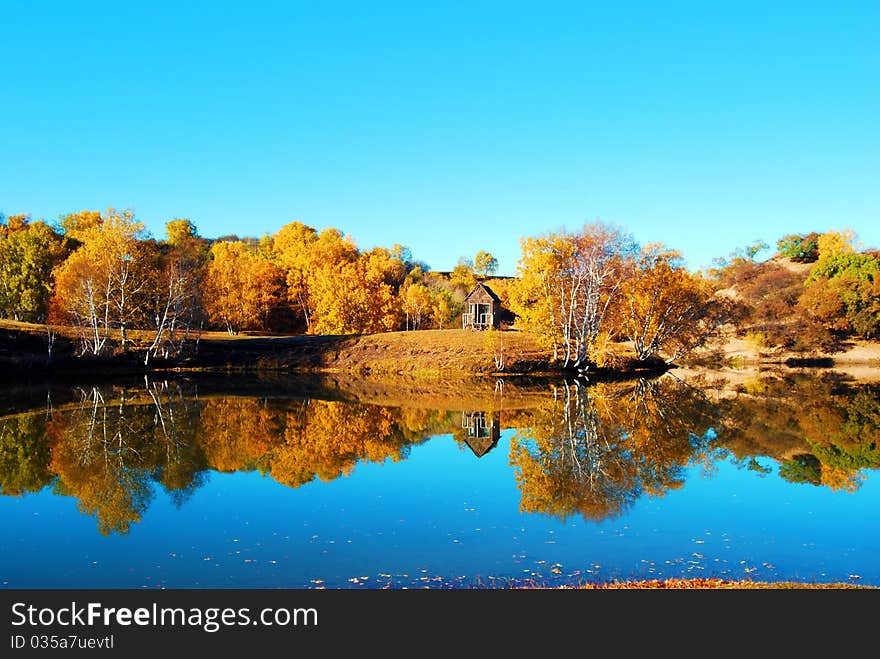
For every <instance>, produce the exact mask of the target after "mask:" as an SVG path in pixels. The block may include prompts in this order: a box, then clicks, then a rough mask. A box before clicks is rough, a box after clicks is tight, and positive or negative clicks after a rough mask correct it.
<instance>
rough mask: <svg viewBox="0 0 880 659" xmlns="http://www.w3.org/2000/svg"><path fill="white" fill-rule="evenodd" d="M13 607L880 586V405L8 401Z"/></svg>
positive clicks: (3, 455) (563, 385) (343, 390)
mask: <svg viewBox="0 0 880 659" xmlns="http://www.w3.org/2000/svg"><path fill="white" fill-rule="evenodd" d="M2 401H3V402H2V404H0V495H2V496H0V520H2V524H3V534H2V538H0V584H2V587H4V588H394V589H400V588H461V587H474V586H488V587H497V586H510V585H528V584H538V585H563V584H570V585H575V584H578V583H582V582H585V581H612V580H623V579H644V578H658V579H662V578H669V577H705V578H709V577H721V578H726V579H752V580H760V581H781V580H785V581H788V580H792V581H802V582H850V583H857V584H862V585H874V586H880V532H878V529H880V475H878V467H880V448H878V438H880V385H878V384H876V383H873V384H872V383H862V382H857V381H853V380H850V379H847V378H846V377H844V376H842V375H839V374H835V373H833V372H827V371H818V372H816V373H812V374H811V373H794V372H789V371H784V372H781V373H768V374H761V375H755V376H754V377H752V378H749V379H746V380H745V381H743V382H741V383H739V384H737V385H732V384H730V383H729V382H723V381H720V380H718V378H713V377H712V376H711V374H710V375H709V377H707V378H705V379H702V380H700V379H698V380H689V381H687V382H686V381H684V380H683V379H681V378H679V377H675V376H674V375H672V374H666V375H663V376H661V377H659V378H655V379H642V380H633V381H622V382H605V383H591V382H584V381H580V382H571V381H565V380H524V379H518V378H506V379H504V380H500V379H499V380H495V379H488V380H479V381H475V382H468V383H443V384H442V385H440V384H438V385H436V386H434V385H432V384H431V383H430V382H423V383H419V382H409V383H403V384H400V383H398V384H388V383H377V382H368V381H364V382H358V381H346V380H330V379H327V378H324V379H316V378H300V377H296V378H295V377H288V378H282V377H272V378H269V377H266V378H256V377H248V376H244V375H234V376H231V375H230V376H228V377H219V376H212V377H207V376H204V377H195V376H191V377H180V378H173V379H172V378H168V379H141V380H138V379H129V380H121V381H114V382H98V383H89V384H83V383H70V384H62V383H52V384H45V385H39V384H34V385H30V386H26V387H25V386H22V387H15V388H11V387H7V388H6V389H5V390H4V393H3V396H2Z"/></svg>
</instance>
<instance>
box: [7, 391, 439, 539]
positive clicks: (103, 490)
mask: <svg viewBox="0 0 880 659" xmlns="http://www.w3.org/2000/svg"><path fill="white" fill-rule="evenodd" d="M454 417H455V415H454V414H453V413H452V412H437V411H426V410H411V409H400V408H385V407H379V406H374V405H360V404H357V403H351V402H343V401H327V400H317V399H308V398H307V399H289V398H277V399H274V398H267V397H252V396H247V397H244V396H243V397H238V396H228V395H224V396H216V397H204V396H202V397H200V396H198V395H197V393H196V392H195V390H192V389H191V388H188V387H185V386H183V385H180V384H178V383H167V382H163V383H155V382H153V383H151V382H145V385H144V386H143V387H140V388H111V387H104V388H101V387H92V388H88V389H80V390H79V400H78V403H76V404H74V405H67V406H65V407H64V408H63V409H61V408H56V409H54V410H48V411H47V413H46V415H42V414H29V415H21V416H18V417H10V418H7V419H3V420H0V493H2V494H9V495H12V494H21V493H24V492H32V491H38V490H40V489H42V488H43V487H45V486H46V485H47V484H49V483H50V482H54V483H55V491H56V492H57V493H58V494H64V495H69V496H73V497H76V499H77V500H78V505H79V508H80V510H81V511H82V512H83V513H85V514H89V515H92V516H94V517H95V518H96V519H97V520H98V526H99V529H100V530H101V532H102V533H113V532H115V533H125V532H127V531H128V529H129V528H130V526H131V524H133V523H137V522H138V521H140V519H141V517H142V515H143V513H144V512H145V511H146V509H147V507H148V505H149V503H150V501H151V500H152V499H153V496H154V487H155V485H156V484H158V485H160V486H161V487H162V488H163V489H164V490H165V491H166V492H167V493H168V495H169V497H170V498H171V500H172V501H173V502H174V503H175V504H176V505H178V506H179V505H182V504H183V503H184V502H185V501H186V500H187V499H188V498H189V497H190V496H191V495H192V493H193V492H195V491H196V490H197V489H198V488H199V487H200V486H201V485H202V484H204V482H205V479H206V478H207V473H208V472H207V470H209V469H214V470H218V471H224V472H235V471H252V470H259V471H260V472H261V473H264V474H268V475H270V476H271V477H272V478H274V479H275V480H277V481H278V482H280V483H283V484H286V485H289V486H292V487H297V486H300V485H303V484H305V483H308V482H310V481H312V480H314V479H316V478H317V479H321V480H332V479H334V478H338V477H339V476H341V475H345V474H349V473H351V471H352V470H353V469H354V467H355V465H356V464H357V463H358V462H361V461H373V462H382V461H384V460H386V459H390V460H392V461H398V460H402V459H404V458H406V456H407V455H408V451H409V447H410V446H411V445H412V444H413V443H415V442H419V441H423V440H424V439H426V438H427V437H429V436H431V435H433V434H437V433H439V432H441V431H443V430H444V429H446V428H448V427H449V426H450V425H451V423H452V421H451V420H452V419H453V418H454Z"/></svg>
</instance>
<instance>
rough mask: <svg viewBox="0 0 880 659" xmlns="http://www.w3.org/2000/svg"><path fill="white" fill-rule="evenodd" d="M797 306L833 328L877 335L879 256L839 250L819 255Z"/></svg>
mask: <svg viewBox="0 0 880 659" xmlns="http://www.w3.org/2000/svg"><path fill="white" fill-rule="evenodd" d="M798 305H799V306H800V307H801V308H802V309H803V310H804V311H805V312H806V313H807V314H808V315H809V316H810V317H812V318H815V319H817V320H819V321H820V322H822V323H824V324H825V325H827V326H828V327H830V328H831V329H833V330H837V331H840V332H844V333H847V334H855V335H858V336H861V337H864V338H875V337H877V336H878V335H880V259H878V258H877V257H876V256H873V255H870V254H860V253H856V252H852V251H847V250H845V249H844V250H841V251H837V252H832V253H831V254H826V255H825V256H822V257H821V258H820V259H819V260H818V261H817V262H816V265H815V266H813V269H812V270H811V272H810V275H809V276H808V277H807V280H806V282H805V284H804V290H803V294H802V295H801V297H800V299H799V300H798Z"/></svg>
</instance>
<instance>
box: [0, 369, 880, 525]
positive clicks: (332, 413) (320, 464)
mask: <svg viewBox="0 0 880 659" xmlns="http://www.w3.org/2000/svg"><path fill="white" fill-rule="evenodd" d="M239 384H240V383H239ZM700 384H701V385H702V386H694V385H693V384H688V383H686V382H684V381H683V380H681V379H679V378H676V377H673V376H671V375H665V376H663V377H660V378H657V379H652V380H646V379H642V380H637V381H632V382H623V383H607V384H602V383H599V384H590V385H589V386H587V385H585V384H584V383H582V382H552V383H548V382H544V383H540V384H539V385H537V386H536V387H535V388H534V391H531V392H530V394H531V396H530V397H529V398H528V399H524V398H522V397H520V398H516V397H515V396H514V397H513V398H511V396H512V394H511V393H510V392H509V391H508V392H507V394H506V393H505V389H504V386H503V385H501V384H499V385H498V386H496V387H495V390H494V392H491V393H490V394H488V395H486V396H482V397H476V398H475V399H473V400H470V399H466V397H462V396H458V397H457V403H456V404H452V405H450V404H448V403H446V404H444V405H440V404H437V403H436V402H432V403H431V404H428V403H425V405H424V407H420V406H417V405H413V404H407V405H403V404H401V403H400V401H397V402H389V403H388V404H378V403H377V402H376V401H375V396H374V397H373V398H374V400H372V401H371V402H370V403H364V402H358V401H357V400H353V398H354V396H353V395H352V394H351V393H350V392H349V393H348V394H347V393H346V392H344V391H343V392H341V393H338V395H336V399H332V398H333V396H331V395H329V394H327V393H326V392H322V391H318V392H317V393H316V392H314V391H310V392H309V393H308V394H305V393H296V392H297V391H299V390H294V391H289V390H288V391H286V392H285V391H282V392H280V393H279V392H278V391H277V390H276V389H273V388H272V387H271V386H269V387H265V386H264V387H262V389H261V390H260V391H259V392H249V393H246V394H243V395H234V394H231V393H229V391H228V390H227V391H221V390H217V389H215V388H212V387H210V386H205V385H204V383H201V384H196V383H193V382H189V381H186V380H181V381H167V382H149V381H146V382H143V383H141V384H136V385H127V386H115V387H114V386H93V387H81V388H76V389H74V390H72V391H73V393H72V395H71V394H68V395H67V399H66V400H65V401H63V402H61V403H59V402H58V401H57V400H56V402H55V404H47V405H45V406H44V407H41V408H39V409H34V408H31V409H29V410H28V411H22V412H19V413H17V414H8V415H6V416H4V417H0V493H2V494H5V495H11V496H16V495H24V494H27V493H29V492H37V491H39V490H41V489H43V488H45V487H52V488H53V491H54V492H55V493H57V494H59V495H65V496H71V497H74V498H75V499H76V500H77V503H78V506H79V509H80V510H81V511H82V512H83V513H84V514H87V515H90V516H93V517H94V518H95V519H96V521H97V525H98V529H99V530H100V531H101V533H104V534H111V533H126V532H128V531H129V529H130V528H131V526H132V525H133V524H136V523H138V522H139V521H140V520H141V518H142V516H143V515H144V513H145V511H146V510H147V509H148V507H149V505H150V502H151V500H152V499H153V497H154V495H155V492H156V489H157V488H162V489H163V490H164V491H165V492H166V493H167V494H168V495H169V496H170V498H171V500H172V501H173V502H174V503H175V504H176V505H178V506H181V505H183V504H185V502H186V501H187V500H188V498H189V497H190V496H192V494H193V493H194V492H196V491H197V490H198V489H199V487H200V486H202V485H203V484H204V483H205V482H206V479H207V478H208V476H209V474H210V473H211V472H212V471H216V472H237V471H258V472H259V473H261V474H263V475H266V476H269V477H271V478H272V479H274V480H275V481H277V482H278V483H282V484H284V485H286V486H289V487H300V486H302V485H304V484H307V483H311V482H314V481H331V480H334V479H337V478H340V477H342V476H345V475H348V474H350V473H351V472H352V470H354V469H355V467H356V466H357V465H358V464H359V463H364V462H378V463H381V462H386V461H391V462H399V461H402V460H405V459H406V458H407V456H408V455H409V451H410V449H411V447H412V446H414V445H417V444H419V443H421V442H424V441H426V440H428V439H429V438H431V437H435V436H438V435H451V436H452V438H453V439H454V440H455V441H457V442H458V443H459V444H460V445H461V446H462V448H463V449H467V454H468V455H467V456H463V457H462V459H478V458H480V457H482V456H485V455H486V454H487V453H489V452H490V451H493V450H498V447H499V440H500V438H501V436H502V431H503V430H508V429H509V430H510V431H511V435H510V442H509V455H508V459H509V463H510V465H512V466H513V468H514V473H515V479H516V486H517V487H518V488H519V493H520V510H521V511H523V512H526V513H539V514H543V515H547V516H551V517H556V518H559V519H563V520H564V519H567V518H568V517H570V516H573V515H575V516H581V517H583V518H585V519H588V520H596V521H598V520H603V519H608V518H614V517H618V516H620V515H621V514H623V513H624V512H625V511H627V510H628V509H629V508H630V507H632V506H633V504H634V503H635V502H636V501H638V500H639V499H641V498H643V497H656V496H663V495H664V494H665V493H667V492H668V491H670V490H673V489H676V488H679V487H681V486H682V485H683V483H684V479H685V474H686V468H687V467H688V466H690V465H693V464H702V465H703V466H704V468H705V469H706V470H708V471H710V472H711V470H712V465H713V463H714V462H715V461H716V460H717V459H718V458H720V457H729V456H732V457H733V458H734V459H735V460H736V461H737V462H738V463H739V464H741V465H742V466H743V467H744V468H748V469H753V470H755V471H757V472H769V471H770V469H769V468H768V467H767V466H766V465H765V464H764V462H766V461H759V458H772V459H773V460H775V461H776V463H777V464H778V471H779V476H781V477H782V478H783V479H785V480H787V481H790V482H792V483H809V484H812V485H821V486H827V487H829V488H831V489H835V490H846V491H854V490H855V489H857V488H858V486H859V484H860V482H861V481H862V479H863V470H865V469H876V468H877V467H880V451H878V443H877V440H878V436H880V432H878V431H880V389H878V386H877V385H857V384H855V383H849V382H846V381H845V380H843V379H842V378H839V377H834V376H827V377H820V378H817V377H794V376H789V377H780V376H769V377H761V378H755V379H754V380H752V381H749V382H747V383H746V384H744V385H739V386H736V387H732V386H728V385H725V386H719V385H718V384H717V383H716V384H714V385H710V384H707V383H705V382H704V383H700ZM227 386H228V385H227ZM239 389H241V390H244V388H241V387H240V388H239ZM512 399H513V400H516V401H518V402H517V404H516V405H510V401H511V400H512ZM430 400H431V401H434V399H430ZM524 400H526V402H523V401H524ZM410 403H412V400H411V401H410Z"/></svg>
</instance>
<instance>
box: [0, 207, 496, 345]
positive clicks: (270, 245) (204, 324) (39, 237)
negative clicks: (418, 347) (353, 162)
mask: <svg viewBox="0 0 880 659" xmlns="http://www.w3.org/2000/svg"><path fill="white" fill-rule="evenodd" d="M165 230H166V238H165V239H163V240H157V239H155V238H153V237H152V236H150V235H149V233H148V232H147V231H146V229H145V225H144V224H143V223H142V222H140V221H138V220H137V219H136V218H135V216H134V213H133V212H132V211H130V210H122V211H118V210H116V209H113V208H111V209H108V210H107V211H106V212H98V211H81V212H77V213H71V214H68V215H64V216H62V217H61V218H60V220H59V222H57V223H54V224H53V223H48V222H46V221H44V220H39V221H30V218H29V217H28V216H26V215H14V216H10V217H8V218H0V282H2V284H0V314H2V316H4V317H6V318H11V319H15V320H22V321H30V322H48V323H52V324H58V325H65V326H72V327H75V328H77V330H78V333H79V339H80V343H81V349H82V353H83V354H91V355H100V354H103V353H105V352H107V351H108V350H109V349H110V348H111V347H114V348H115V347H118V348H120V349H121V350H123V351H125V350H126V349H128V348H130V347H132V334H131V331H132V330H138V331H139V332H140V337H141V338H140V342H141V344H143V341H144V340H143V332H144V331H146V332H147V335H148V337H149V338H148V339H147V340H146V344H147V349H146V360H147V361H148V360H149V359H150V357H151V356H157V355H161V356H164V357H169V356H173V355H179V354H180V353H181V351H182V350H183V349H184V348H185V346H186V343H187V341H188V340H189V339H191V338H192V337H193V336H194V335H195V334H196V333H198V332H199V331H201V330H203V329H222V330H226V331H227V332H229V333H230V334H237V333H239V332H242V331H246V330H263V331H275V332H291V333H298V332H303V333H309V334H358V333H372V332H382V331H393V330H414V329H425V328H439V329H443V328H447V327H450V326H452V325H454V324H456V323H457V322H458V316H459V315H460V314H461V311H462V302H463V300H464V297H465V295H466V294H467V292H468V291H469V290H470V289H471V288H472V287H473V286H474V285H475V283H476V281H477V278H478V277H483V278H485V277H488V276H491V275H492V274H493V273H494V272H495V271H496V269H497V267H498V262H497V259H495V258H494V257H493V256H492V255H491V254H490V253H489V252H486V251H484V250H480V251H478V252H477V254H476V256H475V258H474V259H467V258H465V257H462V258H461V259H460V261H459V263H458V264H457V265H456V267H455V268H454V270H453V271H451V272H449V273H434V272H430V269H429V268H428V266H427V265H425V264H424V263H420V262H418V261H415V260H414V259H413V257H412V254H411V251H410V250H409V248H407V247H405V246H403V245H394V246H393V247H392V248H390V249H388V248H385V247H374V248H372V249H369V250H363V249H360V248H359V247H358V246H357V245H356V244H355V242H354V240H353V239H352V238H351V236H347V235H345V234H343V233H342V232H341V231H340V230H338V229H335V228H328V229H325V230H323V231H318V230H316V229H314V228H313V227H310V226H307V225H305V224H302V223H300V222H292V223H290V224H287V225H285V226H283V227H282V228H281V229H280V230H278V231H277V232H276V233H274V234H272V235H269V234H266V235H264V236H263V237H262V238H260V239H256V238H239V237H238V236H224V237H220V238H217V239H207V238H204V237H202V236H200V235H199V234H198V231H197V228H196V226H195V225H194V224H193V222H192V221H190V220H188V219H175V220H171V221H169V222H168V223H166V226H165Z"/></svg>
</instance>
